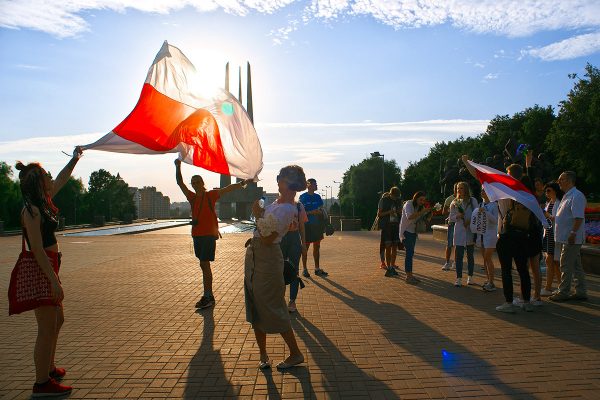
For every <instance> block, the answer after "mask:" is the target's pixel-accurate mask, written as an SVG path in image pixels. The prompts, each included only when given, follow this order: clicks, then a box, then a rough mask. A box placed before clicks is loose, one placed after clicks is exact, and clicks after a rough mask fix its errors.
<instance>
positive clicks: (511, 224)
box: [503, 200, 532, 232]
mask: <svg viewBox="0 0 600 400" xmlns="http://www.w3.org/2000/svg"><path fill="white" fill-rule="evenodd" d="M531 217H532V213H531V211H530V210H529V209H528V208H527V207H525V206H524V205H523V204H521V203H517V202H516V201H514V200H513V201H512V204H511V206H510V209H509V210H508V212H507V213H506V216H505V217H504V221H503V222H504V226H505V227H506V229H507V230H512V231H521V232H529V231H530V230H531V228H532V224H531Z"/></svg>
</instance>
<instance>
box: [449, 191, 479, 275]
mask: <svg viewBox="0 0 600 400" xmlns="http://www.w3.org/2000/svg"><path fill="white" fill-rule="evenodd" d="M456 191H457V196H456V199H454V201H453V202H452V205H451V206H450V217H449V220H450V221H451V222H454V257H455V258H454V264H455V266H456V281H455V282H454V286H456V287H461V286H462V270H463V257H464V255H465V248H466V250H467V271H468V276H467V285H473V284H474V282H473V272H474V269H475V255H474V252H475V249H474V247H475V235H474V234H473V233H472V232H471V225H470V223H471V216H472V215H473V211H475V210H476V209H478V208H479V207H478V204H477V200H476V199H475V198H473V197H471V190H470V188H469V184H468V183H466V182H459V183H458V186H457V189H456Z"/></svg>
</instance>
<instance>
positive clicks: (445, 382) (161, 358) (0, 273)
mask: <svg viewBox="0 0 600 400" xmlns="http://www.w3.org/2000/svg"><path fill="white" fill-rule="evenodd" d="M188 230H189V227H180V228H172V229H166V230H162V231H155V232H150V233H144V234H138V235H122V236H108V237H93V238H87V237H85V238H84V237H60V238H59V243H60V245H61V250H62V252H63V266H62V270H61V279H62V282H63V287H64V289H65V301H64V306H65V315H66V322H65V325H64V327H63V329H62V332H61V336H60V339H59V346H58V353H57V364H58V365H59V366H62V367H65V368H66V369H67V371H68V372H67V376H66V378H65V381H64V382H65V383H66V384H68V385H73V386H74V387H75V390H74V391H73V393H72V395H71V396H70V398H73V399H78V398H88V399H96V398H111V399H112V398H122V399H135V398H144V399H146V398H186V399H195V398H197V399H208V398H211V399H212V398H215V399H221V398H242V399H261V398H270V399H280V398H281V399H289V398H299V399H302V398H305V399H312V398H316V399H322V398H323V399H325V398H333V399H350V398H351V399H355V398H356V399H358V398H365V399H417V398H418V399H429V398H432V399H442V398H467V397H469V398H515V399H557V398H561V399H577V398H582V399H598V398H600V394H599V393H600V279H599V277H597V276H588V278H589V289H590V291H589V294H590V300H589V301H587V302H568V303H561V304H553V303H545V305H544V306H542V307H539V308H536V310H535V312H533V313H525V312H518V313H516V314H514V315H507V314H501V313H498V312H496V311H495V309H494V308H495V306H496V305H498V304H500V303H502V301H503V296H502V292H501V290H499V291H497V292H495V293H484V292H483V291H482V290H481V288H480V287H479V286H471V287H462V288H460V289H458V288H454V287H453V282H454V279H455V274H454V271H449V272H444V271H442V270H441V265H442V263H443V258H442V257H443V245H442V244H440V243H437V242H434V241H433V239H432V237H431V235H430V234H424V235H421V236H420V238H419V241H418V242H417V250H416V251H417V254H416V255H415V267H414V268H415V273H416V275H417V276H418V277H419V278H420V279H421V280H422V283H421V284H419V285H418V286H411V285H408V284H406V283H405V282H404V280H403V279H402V278H403V274H401V275H400V277H399V278H385V277H384V271H383V270H380V269H379V268H378V264H379V261H378V258H379V257H378V250H379V233H378V232H348V233H341V232H336V233H335V235H334V236H332V237H329V238H327V239H326V240H325V241H324V242H323V245H322V266H323V268H324V269H326V270H327V271H328V272H329V276H328V277H326V278H322V277H316V276H315V275H314V274H313V275H312V277H311V278H310V279H307V280H306V288H305V289H303V290H301V292H300V295H299V299H298V302H297V304H298V311H299V312H298V313H297V314H295V315H293V317H292V326H293V328H294V331H295V333H296V335H297V338H298V341H299V344H300V347H301V350H302V351H303V353H304V355H305V358H306V362H305V363H304V364H302V365H301V366H300V367H297V368H294V369H292V370H290V371H289V372H286V373H281V372H278V371H276V370H272V371H267V372H263V371H260V370H258V368H257V365H258V359H259V355H258V348H257V346H256V343H255V340H254V335H253V332H252V330H251V329H250V325H249V324H248V323H246V321H245V310H244V298H243V297H244V296H243V286H242V283H243V258H244V247H243V244H244V242H245V241H246V239H247V238H248V237H249V234H226V235H224V237H223V239H222V240H219V241H218V244H217V261H216V262H214V263H213V271H214V288H215V296H216V299H217V305H216V307H215V308H214V309H210V310H203V311H198V312H197V311H196V310H195V308H194V304H195V303H196V301H197V300H198V298H199V296H200V294H201V287H202V284H201V272H200V269H199V267H198V262H197V260H196V259H195V257H194V255H193V249H192V241H191V238H190V237H189V234H188ZM20 247H21V239H20V237H19V236H16V237H2V238H0V290H1V291H2V293H5V295H4V298H3V300H2V302H1V303H0V304H1V307H0V326H1V328H0V368H1V370H2V374H1V376H0V398H4V399H17V398H18V399H24V398H28V397H29V395H30V393H31V386H32V383H33V379H34V367H33V357H32V353H33V344H34V340H35V335H36V325H35V320H34V315H33V313H32V312H29V313H25V314H22V315H16V316H12V317H8V304H7V297H6V292H7V286H8V281H9V277H10V272H11V270H12V267H13V265H14V262H15V260H16V258H17V255H18V253H19V251H20ZM402 263H403V258H402V257H400V259H399V262H398V264H400V265H402ZM310 265H311V266H312V261H310ZM480 265H481V257H480V255H479V254H478V258H477V266H476V281H477V282H478V283H481V282H482V281H483V275H482V274H481V269H480ZM311 272H312V269H311ZM497 276H498V286H501V283H500V279H499V277H500V272H499V266H498V265H497ZM515 276H516V275H515ZM515 282H516V283H517V285H516V286H518V278H516V279H515ZM515 292H516V293H518V287H516V288H515ZM267 346H268V349H269V352H270V356H271V358H272V359H273V360H274V361H275V363H276V362H279V361H281V360H282V359H283V358H285V345H284V343H283V340H282V339H281V337H280V336H279V335H269V336H268V339H267Z"/></svg>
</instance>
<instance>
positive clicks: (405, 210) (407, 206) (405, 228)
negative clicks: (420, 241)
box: [400, 200, 417, 240]
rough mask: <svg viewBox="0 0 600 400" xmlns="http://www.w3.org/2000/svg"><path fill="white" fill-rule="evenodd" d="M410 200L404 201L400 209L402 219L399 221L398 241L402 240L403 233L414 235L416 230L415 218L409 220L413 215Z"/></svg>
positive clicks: (413, 208)
mask: <svg viewBox="0 0 600 400" xmlns="http://www.w3.org/2000/svg"><path fill="white" fill-rule="evenodd" d="M415 212H416V211H415V207H414V206H413V203H412V200H408V201H406V203H404V206H403V207H402V219H401V220H400V240H404V232H411V233H415V232H416V230H417V218H415V219H409V217H410V216H411V215H413V214H414V213H415Z"/></svg>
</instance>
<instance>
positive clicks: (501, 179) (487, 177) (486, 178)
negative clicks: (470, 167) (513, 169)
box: [475, 168, 532, 194]
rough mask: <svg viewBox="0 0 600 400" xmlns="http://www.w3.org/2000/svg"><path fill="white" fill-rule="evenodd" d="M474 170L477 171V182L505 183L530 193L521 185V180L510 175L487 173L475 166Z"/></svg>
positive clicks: (517, 189)
mask: <svg viewBox="0 0 600 400" xmlns="http://www.w3.org/2000/svg"><path fill="white" fill-rule="evenodd" d="M475 171H477V179H479V182H481V183H483V182H487V183H500V184H502V185H505V186H506V187H509V188H511V189H512V190H516V191H522V192H527V193H531V191H530V190H529V189H527V186H525V185H523V183H521V181H518V180H516V179H515V178H513V177H512V176H510V175H500V174H488V173H486V172H483V171H480V170H479V169H477V168H476V169H475ZM531 194H532V193H531Z"/></svg>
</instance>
